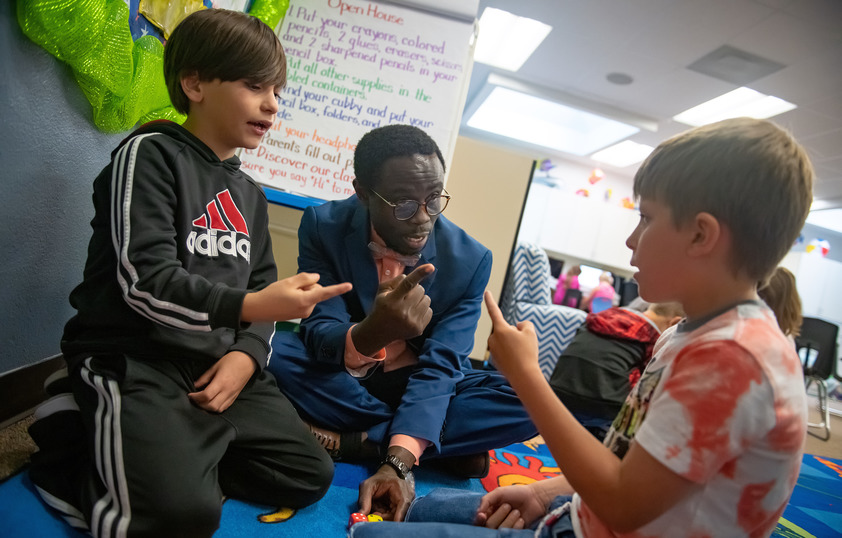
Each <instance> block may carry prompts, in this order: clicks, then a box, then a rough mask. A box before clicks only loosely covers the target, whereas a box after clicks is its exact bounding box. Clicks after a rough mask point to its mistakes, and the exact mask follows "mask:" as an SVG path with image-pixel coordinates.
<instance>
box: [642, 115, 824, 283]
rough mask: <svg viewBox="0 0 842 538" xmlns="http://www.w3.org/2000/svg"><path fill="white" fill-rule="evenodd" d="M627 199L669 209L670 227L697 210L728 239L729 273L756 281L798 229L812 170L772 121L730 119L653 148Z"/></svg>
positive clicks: (805, 209) (808, 201) (798, 147)
mask: <svg viewBox="0 0 842 538" xmlns="http://www.w3.org/2000/svg"><path fill="white" fill-rule="evenodd" d="M634 194H635V196H636V197H643V198H649V199H652V200H655V201H657V202H658V203H662V204H664V205H666V206H667V207H669V208H670V210H671V211H672V217H673V220H674V222H675V224H676V226H678V227H681V226H682V225H684V224H686V223H688V222H690V221H691V220H692V219H693V218H694V217H695V216H696V215H697V214H699V213H701V212H707V213H710V214H711V215H713V216H714V217H715V218H716V219H717V220H718V221H719V222H720V223H722V224H724V225H726V226H727V227H728V229H729V230H730V232H731V235H732V237H733V245H732V248H731V259H730V262H731V266H732V268H733V269H734V271H735V273H737V274H740V273H742V274H744V275H745V276H747V277H749V278H751V279H753V280H756V281H761V280H765V278H766V276H767V275H768V274H769V273H770V272H771V271H772V270H773V269H774V268H775V266H777V264H778V262H779V261H780V260H781V259H782V258H783V257H784V255H785V254H786V253H787V251H788V250H789V248H790V247H791V246H792V244H793V243H794V242H795V239H796V238H797V237H798V233H799V232H800V231H801V228H802V227H803V226H804V221H805V220H806V218H807V213H808V212H809V210H810V204H811V202H812V199H813V167H812V165H811V164H810V159H809V157H808V156H807V152H806V151H805V150H804V148H803V147H802V146H801V145H800V144H798V142H796V141H795V139H794V138H793V137H792V135H790V134H789V133H787V132H786V131H784V130H783V129H781V128H780V127H778V126H777V125H775V124H774V123H772V122H770V121H767V120H756V119H751V118H734V119H728V120H723V121H720V122H717V123H712V124H710V125H705V126H702V127H698V128H696V129H691V130H690V131H687V132H685V133H682V134H680V135H677V136H675V137H673V138H671V139H669V140H667V141H665V142H663V143H661V144H660V145H659V146H658V147H657V148H656V149H655V151H653V152H652V154H651V155H649V157H648V158H647V159H646V161H644V163H643V165H641V167H640V169H638V171H637V174H636V175H635V177H634Z"/></svg>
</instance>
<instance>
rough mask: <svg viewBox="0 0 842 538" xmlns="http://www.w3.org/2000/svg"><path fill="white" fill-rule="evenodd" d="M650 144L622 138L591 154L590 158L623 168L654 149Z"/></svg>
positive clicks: (641, 158) (644, 156)
mask: <svg viewBox="0 0 842 538" xmlns="http://www.w3.org/2000/svg"><path fill="white" fill-rule="evenodd" d="M654 149H655V148H653V147H652V146H648V145H646V144H638V143H637V142H632V141H631V140H623V141H622V142H620V143H619V144H614V145H613V146H611V147H608V148H605V149H603V150H600V151H597V152H596V153H594V154H593V155H591V159H593V160H595V161H598V162H601V163H605V164H610V165H612V166H616V167H618V168H623V167H626V166H629V165H632V164H635V163H639V162H641V161H642V160H643V159H645V158H646V157H648V156H649V154H650V153H652V150H654Z"/></svg>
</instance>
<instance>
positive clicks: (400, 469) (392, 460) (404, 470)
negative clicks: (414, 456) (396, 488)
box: [380, 454, 414, 480]
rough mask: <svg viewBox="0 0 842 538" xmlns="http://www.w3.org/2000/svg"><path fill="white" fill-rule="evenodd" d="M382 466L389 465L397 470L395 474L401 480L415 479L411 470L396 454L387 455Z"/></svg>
mask: <svg viewBox="0 0 842 538" xmlns="http://www.w3.org/2000/svg"><path fill="white" fill-rule="evenodd" d="M380 465H388V466H390V467H392V468H393V469H394V470H395V472H396V473H398V476H399V477H400V479H401V480H407V479H412V478H414V477H413V476H412V471H411V470H409V467H408V466H407V465H406V464H405V463H404V462H403V461H401V459H400V458H399V457H397V456H395V455H394V454H387V455H386V459H384V460H383V462H382V463H380Z"/></svg>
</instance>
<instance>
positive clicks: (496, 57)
mask: <svg viewBox="0 0 842 538" xmlns="http://www.w3.org/2000/svg"><path fill="white" fill-rule="evenodd" d="M552 29H553V27H552V26H549V25H547V24H544V23H543V22H540V21H536V20H535V19H528V18H526V17H519V16H517V15H513V14H511V13H509V12H508V11H503V10H501V9H494V8H490V7H487V8H485V10H484V11H483V12H482V17H480V19H479V37H478V38H477V45H476V49H475V50H474V61H477V62H481V63H484V64H488V65H493V66H494V67H499V68H500V69H505V70H507V71H517V70H518V69H520V68H521V66H522V65H523V64H524V62H526V60H527V59H528V58H529V57H530V56H531V55H532V53H533V52H535V49H537V48H538V45H540V44H541V42H542V41H543V40H544V38H545V37H547V34H549V33H550V30H552Z"/></svg>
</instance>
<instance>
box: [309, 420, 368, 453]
mask: <svg viewBox="0 0 842 538" xmlns="http://www.w3.org/2000/svg"><path fill="white" fill-rule="evenodd" d="M307 427H308V428H310V432H311V433H312V434H313V437H315V438H316V441H318V442H319V444H320V445H322V447H324V449H325V450H327V453H328V455H329V456H330V457H331V458H332V459H333V460H358V459H368V458H372V459H376V458H379V457H380V451H379V450H378V449H377V445H376V444H375V443H372V442H371V441H369V440H368V439H364V438H363V436H364V435H365V433H363V432H347V433H339V432H334V431H331V430H326V429H324V428H319V427H318V426H314V425H313V424H310V423H307Z"/></svg>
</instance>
